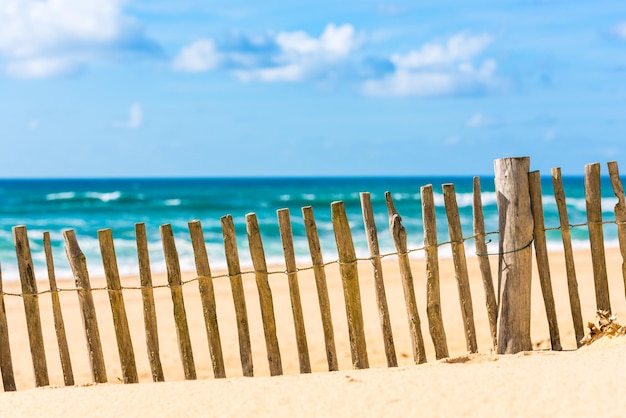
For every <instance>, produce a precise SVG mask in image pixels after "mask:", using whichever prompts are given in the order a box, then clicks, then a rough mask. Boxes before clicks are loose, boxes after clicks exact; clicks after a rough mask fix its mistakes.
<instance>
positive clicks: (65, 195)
mask: <svg viewBox="0 0 626 418" xmlns="http://www.w3.org/2000/svg"><path fill="white" fill-rule="evenodd" d="M75 197H76V193H75V192H60V193H48V194H47V195H46V200H69V199H74V198H75Z"/></svg>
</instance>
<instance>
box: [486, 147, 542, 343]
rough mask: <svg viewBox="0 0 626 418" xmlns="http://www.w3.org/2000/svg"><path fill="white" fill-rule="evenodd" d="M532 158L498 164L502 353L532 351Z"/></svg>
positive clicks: (496, 164) (496, 165)
mask: <svg viewBox="0 0 626 418" xmlns="http://www.w3.org/2000/svg"><path fill="white" fill-rule="evenodd" d="M529 167H530V159H529V158H528V157H519V158H502V159H499V160H496V161H495V163H494V171H495V186H496V195H497V203H498V230H499V231H500V232H499V235H500V240H499V256H498V297H499V299H498V345H497V349H498V354H515V353H518V352H520V351H529V350H532V348H533V346H532V341H531V339H530V286H531V277H532V249H531V248H530V247H531V244H532V235H533V219H532V214H531V212H530V192H529V189H528V171H529Z"/></svg>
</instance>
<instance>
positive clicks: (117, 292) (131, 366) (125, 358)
mask: <svg viewBox="0 0 626 418" xmlns="http://www.w3.org/2000/svg"><path fill="white" fill-rule="evenodd" d="M98 240H99V241H100V254H101V255H102V265H103V266H104V275H105V277H106V281H107V288H108V293H109V302H110V303H111V314H112V316H113V324H114V327H115V338H116V340H117V352H118V353H119V356H120V364H121V367H122V376H123V378H124V383H137V382H138V381H139V377H138V376H137V364H136V363H135V351H134V350H133V341H132V340H131V338H130V328H129V327H128V317H127V315H126V307H125V306H124V295H123V293H122V284H121V283H120V275H119V270H118V268H117V258H116V256H115V247H114V245H113V233H112V232H111V229H101V230H99V231H98Z"/></svg>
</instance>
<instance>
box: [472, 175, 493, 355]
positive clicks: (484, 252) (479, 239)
mask: <svg viewBox="0 0 626 418" xmlns="http://www.w3.org/2000/svg"><path fill="white" fill-rule="evenodd" d="M472 214H473V218H474V222H473V224H474V245H475V246H476V256H477V257H478V265H479V268H480V275H481V277H482V279H483V287H484V289H485V304H486V305H487V318H488V319H489V330H490V331H491V340H492V344H493V348H495V347H496V346H497V344H498V340H497V321H498V303H497V302H496V292H495V291H494V289H493V276H492V275H491V264H489V251H488V249H487V243H486V241H485V216H484V214H483V200H482V196H481V191H480V178H479V177H474V189H473V213H472Z"/></svg>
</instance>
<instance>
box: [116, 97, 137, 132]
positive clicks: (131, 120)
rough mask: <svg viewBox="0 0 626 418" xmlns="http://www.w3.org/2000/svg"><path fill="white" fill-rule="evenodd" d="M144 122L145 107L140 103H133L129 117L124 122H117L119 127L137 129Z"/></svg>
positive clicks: (129, 110)
mask: <svg viewBox="0 0 626 418" xmlns="http://www.w3.org/2000/svg"><path fill="white" fill-rule="evenodd" d="M142 123H143V109H142V107H141V104H140V103H133V104H132V105H131V106H130V109H128V119H127V120H126V121H123V122H116V123H115V126H117V127H118V128H129V129H137V128H139V127H140V126H141V124H142Z"/></svg>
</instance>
